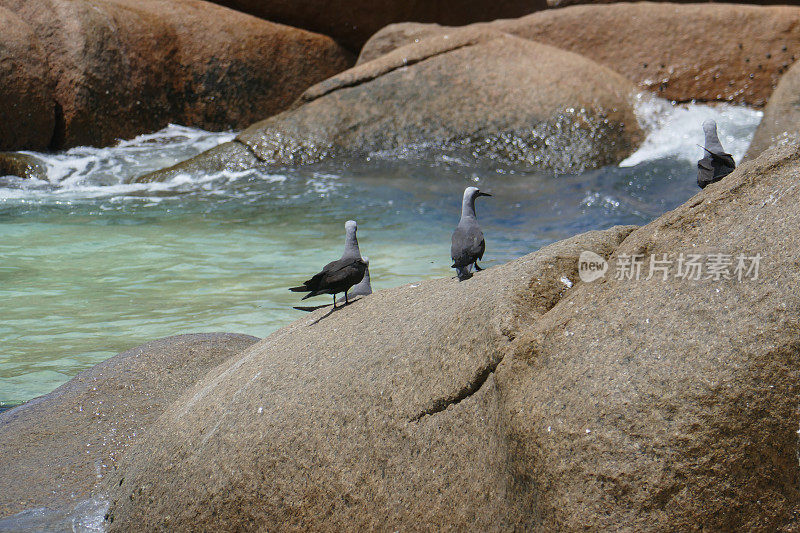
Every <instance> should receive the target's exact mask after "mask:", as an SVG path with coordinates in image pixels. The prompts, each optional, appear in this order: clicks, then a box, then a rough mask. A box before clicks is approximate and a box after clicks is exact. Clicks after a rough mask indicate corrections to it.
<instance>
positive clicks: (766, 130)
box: [745, 63, 800, 160]
mask: <svg viewBox="0 0 800 533" xmlns="http://www.w3.org/2000/svg"><path fill="white" fill-rule="evenodd" d="M799 94H800V63H795V64H794V66H792V67H791V68H790V69H789V70H788V71H787V72H786V74H784V75H783V77H782V78H781V81H780V83H778V86H777V87H776V88H775V92H774V93H772V96H771V97H770V99H769V102H768V103H767V107H766V108H764V116H763V117H762V119H761V122H760V123H759V125H758V129H756V133H755V135H753V140H752V141H751V142H750V147H749V148H748V149H747V154H746V155H745V160H748V159H754V158H756V157H758V156H759V155H761V153H762V152H764V151H765V150H767V149H768V148H770V147H771V146H776V145H781V144H786V143H793V142H797V141H798V140H800V99H798V95H799Z"/></svg>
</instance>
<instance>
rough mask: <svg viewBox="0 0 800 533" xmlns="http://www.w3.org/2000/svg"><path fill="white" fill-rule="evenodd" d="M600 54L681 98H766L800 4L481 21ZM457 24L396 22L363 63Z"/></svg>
mask: <svg viewBox="0 0 800 533" xmlns="http://www.w3.org/2000/svg"><path fill="white" fill-rule="evenodd" d="M472 27H476V28H484V29H485V28H487V27H488V28H494V29H497V30H500V31H504V32H507V33H511V34H513V35H517V36H519V37H523V38H526V39H532V40H535V41H538V42H541V43H544V44H549V45H551V46H557V47H559V48H563V49H565V50H569V51H571V52H575V53H578V54H581V55H584V56H586V57H588V58H589V59H592V60H594V61H597V62H598V63H600V64H601V65H604V66H606V67H608V68H610V69H612V70H614V71H616V72H618V73H619V74H622V75H623V76H625V77H626V78H628V79H629V80H631V81H632V82H634V83H636V84H637V85H638V86H639V87H641V88H642V89H647V90H650V91H653V92H654V93H655V94H656V95H658V96H661V97H664V98H667V99H670V100H678V101H682V102H684V101H689V100H702V101H717V100H720V101H729V102H737V103H745V104H749V105H754V106H762V105H764V104H766V102H767V99H768V98H769V96H770V94H772V90H773V89H774V87H775V86H776V85H777V83H778V80H779V79H780V76H781V74H782V73H783V72H784V71H785V70H786V69H788V67H789V65H791V64H792V62H794V60H795V57H800V8H798V7H790V6H770V7H758V6H746V5H731V4H714V3H708V4H681V5H676V4H671V3H651V2H637V3H616V4H608V5H583V6H573V7H567V8H563V9H550V10H545V11H541V12H538V13H534V14H532V15H528V16H525V17H522V18H519V19H514V20H499V21H496V22H492V23H486V24H483V23H478V24H474V25H472ZM452 31H453V29H452V28H441V27H437V26H436V25H422V24H420V25H416V29H414V25H408V24H407V25H402V26H400V27H395V26H394V25H392V26H389V27H387V28H384V29H383V30H381V31H379V32H378V33H377V34H376V35H374V36H373V37H372V38H371V39H370V40H369V42H367V43H366V44H365V45H364V48H363V50H362V51H361V57H360V58H359V62H360V63H361V62H365V61H369V60H372V59H375V58H376V57H379V56H380V55H382V54H384V53H386V52H387V51H389V50H392V49H394V48H396V47H398V46H402V45H405V44H407V43H409V42H413V40H414V39H422V38H424V37H426V36H430V35H433V34H436V33H440V32H452Z"/></svg>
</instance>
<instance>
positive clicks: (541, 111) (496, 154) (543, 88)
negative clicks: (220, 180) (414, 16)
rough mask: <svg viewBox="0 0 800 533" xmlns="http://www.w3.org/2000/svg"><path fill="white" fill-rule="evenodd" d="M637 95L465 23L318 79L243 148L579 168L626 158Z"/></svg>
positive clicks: (243, 137)
mask: <svg viewBox="0 0 800 533" xmlns="http://www.w3.org/2000/svg"><path fill="white" fill-rule="evenodd" d="M634 93H635V88H634V87H633V85H632V84H630V83H629V82H627V81H626V80H625V79H624V78H622V77H621V76H619V75H617V74H615V73H614V72H611V71H610V70H608V69H606V68H604V67H601V66H600V65H598V64H596V63H594V62H592V61H590V60H587V59H586V58H584V57H581V56H579V55H576V54H572V53H569V52H565V51H563V50H559V49H557V48H553V47H550V46H545V45H542V44H538V43H535V42H533V41H529V40H525V39H520V38H517V37H513V36H510V35H508V34H504V33H499V32H496V31H494V30H488V31H475V30H473V29H472V28H467V29H466V30H464V31H456V32H453V33H452V34H451V35H446V36H437V37H434V38H432V39H428V40H426V41H424V42H420V43H415V44H411V45H408V46H406V47H402V48H400V49H397V50H395V51H393V52H392V53H390V54H387V55H385V56H383V57H381V58H378V59H377V60H375V61H372V62H369V63H365V64H362V65H359V66H358V67H355V68H353V69H350V70H347V71H345V72H342V73H340V74H338V75H336V76H333V77H331V78H329V79H327V80H325V81H323V82H321V83H318V84H317V85H315V86H313V87H311V88H309V89H308V90H307V91H306V92H305V93H304V94H303V95H302V96H301V97H300V98H299V99H298V101H297V102H296V104H295V106H294V107H293V109H291V110H289V111H286V112H284V113H281V114H279V115H276V116H274V117H271V118H269V119H267V120H265V121H262V122H259V123H256V124H254V125H253V126H251V127H250V128H248V129H247V130H245V131H244V132H243V133H241V134H240V135H239V137H238V138H237V143H238V144H240V145H243V146H246V147H248V148H249V150H250V151H251V152H252V154H253V155H254V156H255V157H257V158H258V160H260V161H261V162H262V163H263V164H266V165H275V166H284V165H289V166H297V165H303V164H311V163H316V162H318V161H321V160H323V159H328V158H336V157H349V158H353V157H366V156H368V155H369V154H370V153H371V152H374V151H383V150H395V149H401V148H413V147H422V148H421V149H422V150H427V151H430V152H435V151H437V150H442V151H448V150H452V151H463V152H466V153H468V154H476V155H478V156H480V157H492V158H497V159H499V160H509V161H512V162H514V163H521V164H527V165H531V166H536V167H539V168H546V169H551V170H554V171H556V172H579V171H581V170H583V169H586V168H594V167H598V166H603V165H607V164H614V163H618V162H619V161H621V160H622V159H624V158H625V157H626V156H627V155H629V154H630V153H631V152H632V151H633V150H634V149H635V148H636V147H637V146H638V144H639V142H640V141H641V140H642V137H643V136H642V132H641V129H640V128H639V125H638V122H637V120H636V117H635V115H634V113H633V107H632V104H633V94H634ZM231 148H232V147H231V146H227V147H225V148H221V149H220V150H217V151H216V152H214V153H213V158H212V159H213V160H212V161H207V160H208V159H209V157H210V155H212V154H201V155H200V156H198V157H196V158H195V159H193V160H190V161H189V162H188V163H182V164H179V165H177V166H176V167H172V168H171V169H167V170H164V171H159V172H156V173H153V174H150V175H148V176H145V177H143V178H141V179H140V180H139V181H152V180H155V179H158V180H163V179H166V178H168V177H169V176H172V175H174V174H175V173H180V172H186V171H187V170H188V169H190V168H203V165H206V166H208V167H209V168H210V169H211V168H213V169H218V168H219V158H218V157H217V156H218V155H219V154H220V151H225V150H229V149H231ZM241 160H242V159H241V158H238V159H237V161H232V162H231V166H232V168H236V169H239V168H240V167H239V166H238V165H239V163H240V162H241ZM206 161H207V163H206ZM187 165H188V167H187Z"/></svg>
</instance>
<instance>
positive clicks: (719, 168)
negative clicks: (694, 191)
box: [697, 148, 736, 189]
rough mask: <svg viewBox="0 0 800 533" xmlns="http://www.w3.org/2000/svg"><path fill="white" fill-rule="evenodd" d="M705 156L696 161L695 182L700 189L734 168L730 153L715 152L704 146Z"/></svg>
mask: <svg viewBox="0 0 800 533" xmlns="http://www.w3.org/2000/svg"><path fill="white" fill-rule="evenodd" d="M704 150H705V151H706V152H707V153H706V156H705V157H704V158H703V159H701V160H700V161H698V162H697V184H698V185H699V186H700V188H701V189H703V188H705V187H706V186H707V185H709V184H711V183H715V182H717V181H719V180H721V179H722V178H724V177H725V176H727V175H728V174H730V173H731V172H733V171H734V170H735V169H736V162H735V161H734V160H733V156H731V155H730V154H715V153H714V152H711V151H709V150H707V149H705V148H704Z"/></svg>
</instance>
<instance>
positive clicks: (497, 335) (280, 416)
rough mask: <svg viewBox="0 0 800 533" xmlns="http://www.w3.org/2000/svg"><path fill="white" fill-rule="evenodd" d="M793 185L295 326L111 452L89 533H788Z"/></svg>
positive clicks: (791, 170)
mask: <svg viewBox="0 0 800 533" xmlns="http://www.w3.org/2000/svg"><path fill="white" fill-rule="evenodd" d="M798 173H800V152H798V147H797V146H794V147H789V148H783V149H781V150H777V151H771V152H768V153H765V154H764V155H763V156H761V157H760V158H759V159H757V160H755V161H754V162H752V163H747V164H744V165H741V166H740V168H739V169H737V171H736V172H734V173H733V174H731V175H730V176H728V177H727V178H725V179H724V180H722V181H720V182H719V183H716V184H712V185H710V186H709V187H707V188H706V189H705V190H704V191H702V192H700V193H698V194H697V195H696V196H695V197H694V198H692V199H690V200H689V201H688V202H687V203H686V204H684V205H683V206H681V207H679V208H678V209H676V210H675V211H673V212H670V213H667V214H666V215H664V216H662V217H661V218H659V219H657V220H656V221H654V222H652V223H651V224H649V225H648V226H645V227H643V228H640V229H638V230H636V231H633V233H630V234H629V232H630V231H631V230H630V228H628V229H623V228H618V229H612V230H609V231H606V232H600V233H590V234H586V235H583V236H579V237H576V238H573V239H569V240H567V241H563V242H560V243H557V244H555V245H552V246H549V247H547V248H544V249H542V250H541V251H539V252H536V253H534V254H531V255H530V256H526V257H524V258H522V259H519V260H517V261H514V262H511V263H509V264H506V265H504V266H501V267H497V268H492V269H489V270H487V271H485V272H481V273H478V274H477V275H476V276H475V277H474V278H472V279H471V280H469V281H466V282H462V283H459V282H457V281H455V280H452V279H441V280H434V281H429V282H423V283H420V284H414V285H407V286H405V287H400V288H397V289H392V290H388V291H381V292H378V293H376V294H374V295H373V296H371V297H369V298H365V299H363V300H359V301H358V302H356V303H354V304H352V305H350V306H348V307H345V308H343V309H341V310H339V311H336V312H335V313H334V314H333V315H331V316H324V315H323V314H322V311H319V312H317V313H315V314H312V315H311V316H309V317H307V318H304V319H302V320H299V321H298V322H296V323H294V324H292V325H290V326H288V327H286V328H284V329H282V330H280V331H278V332H276V333H274V334H273V335H271V336H270V337H269V338H267V339H265V340H264V341H262V342H261V343H259V344H256V345H254V346H253V347H251V348H250V349H249V350H247V351H246V352H244V353H243V354H241V356H239V357H236V358H234V359H232V360H230V361H229V362H228V363H226V364H225V365H222V366H220V367H219V368H217V369H215V370H214V371H213V372H212V373H210V374H209V375H207V376H206V377H205V378H204V379H203V380H202V381H201V382H200V383H198V384H197V385H196V386H195V387H194V388H192V389H191V390H188V391H187V392H186V393H184V394H183V395H182V397H181V398H179V399H178V400H177V401H176V402H175V403H174V404H173V405H172V406H171V407H170V408H169V409H168V410H167V411H165V413H164V414H163V415H162V416H161V418H160V419H159V420H158V421H157V422H156V423H155V424H154V425H153V426H152V430H151V432H150V433H149V434H148V436H147V437H146V438H145V439H143V440H141V441H140V442H139V443H138V444H137V445H136V446H135V447H132V448H131V449H130V450H129V452H128V453H126V455H125V456H124V457H123V461H122V462H121V464H120V467H119V470H118V472H117V474H116V475H115V476H113V478H112V477H111V476H109V478H110V479H109V481H110V483H109V490H110V491H111V492H110V495H111V498H112V504H111V509H110V519H113V522H112V523H111V524H110V525H111V529H112V530H116V531H123V530H127V531H133V530H141V529H146V530H155V529H163V530H167V529H170V530H181V529H185V530H188V529H199V530H242V531H244V530H270V531H273V530H275V531H281V530H344V529H347V530H371V529H381V530H440V529H454V530H462V529H477V530H488V529H491V530H521V529H528V530H543V531H545V530H546V531H577V530H587V531H608V530H617V529H630V530H631V531H687V530H707V531H736V530H747V531H775V530H785V531H792V530H795V529H797V527H798V526H799V525H800V524H798V523H797V516H798V511H800V488H799V487H798V484H797V479H798V477H799V476H800V467H799V466H798V461H797V455H798V437H797V428H798V423H799V422H800V414H798V409H797V406H798V402H799V401H800V318H798V317H800V293H799V292H798V290H797V287H798V283H800V274H798V264H800V231H798V227H800V208H798V205H800V187H797V175H798ZM620 241H622V242H621V243H620ZM584 250H590V251H594V252H596V253H598V254H600V255H601V256H608V254H609V253H611V252H612V251H613V254H612V255H611V258H610V261H609V262H610V267H609V270H608V272H606V275H605V278H603V279H601V280H599V281H594V282H591V283H583V282H580V281H579V278H578V275H577V273H576V270H577V262H578V261H577V257H578V254H580V253H581V252H582V251H584ZM713 253H718V254H723V255H722V256H718V257H717V259H719V260H720V261H721V262H720V261H717V262H716V263H715V261H714V257H715V256H713V255H708V254H713ZM637 254H641V255H642V256H644V257H643V259H644V264H645V267H644V268H643V269H642V275H641V277H640V279H638V280H636V279H625V278H623V277H622V276H620V279H617V277H618V276H617V273H618V272H622V271H621V270H619V269H618V267H619V265H624V264H625V263H624V260H625V259H626V258H630V257H631V256H633V255H637ZM651 254H653V256H654V257H655V258H656V259H659V260H664V259H667V260H671V261H672V263H671V264H669V263H666V266H667V270H666V274H667V275H666V278H664V277H663V276H662V272H661V271H654V275H653V276H648V267H647V265H648V264H649V263H648V258H649V257H650V256H651ZM664 254H666V256H665V255H664ZM680 254H684V259H690V260H692V259H693V258H692V257H689V254H699V255H700V259H699V261H700V264H701V265H702V269H703V270H702V271H701V272H700V276H699V279H693V278H692V279H686V278H685V277H680V276H677V274H678V272H679V271H678V265H677V260H678V257H679V256H680ZM758 254H760V257H761V261H760V268H759V270H758V273H757V275H755V272H753V271H751V272H749V273H748V272H746V271H745V272H741V274H742V275H741V276H739V275H738V274H737V272H736V266H737V263H738V259H737V257H738V256H739V255H742V256H744V257H745V258H747V259H746V260H745V266H746V267H751V266H752V262H751V260H750V259H749V258H751V257H754V256H756V255H758ZM725 261H730V262H731V264H730V265H728V267H727V274H725V272H726V269H725V268H721V269H719V270H718V271H719V272H720V273H721V274H720V275H718V276H715V275H714V270H713V265H714V264H717V265H718V266H719V265H722V266H725ZM686 267H687V265H686V264H683V268H684V269H685V268H686ZM648 277H649V279H647V278H648ZM740 278H741V279H740ZM570 286H571V288H570Z"/></svg>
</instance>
